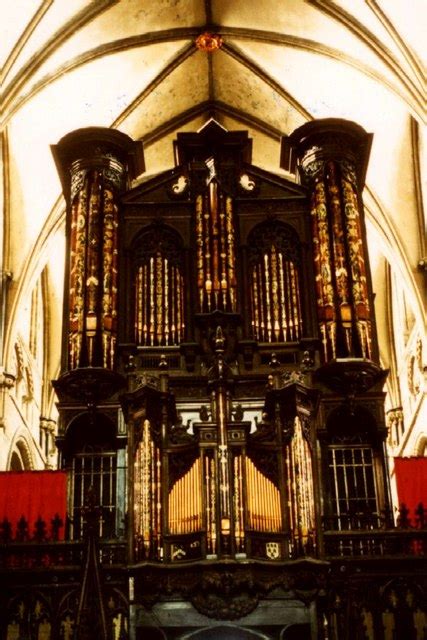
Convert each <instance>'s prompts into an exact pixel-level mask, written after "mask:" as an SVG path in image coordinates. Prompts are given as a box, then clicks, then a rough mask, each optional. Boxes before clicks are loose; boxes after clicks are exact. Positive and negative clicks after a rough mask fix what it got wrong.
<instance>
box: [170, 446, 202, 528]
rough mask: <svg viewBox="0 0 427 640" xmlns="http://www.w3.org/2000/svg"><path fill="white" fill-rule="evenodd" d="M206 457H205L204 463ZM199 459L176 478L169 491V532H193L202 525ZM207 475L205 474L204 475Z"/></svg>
mask: <svg viewBox="0 0 427 640" xmlns="http://www.w3.org/2000/svg"><path fill="white" fill-rule="evenodd" d="M206 461H207V458H206V459H205V463H206ZM201 469H202V467H201V460H200V458H197V459H196V460H195V462H194V463H193V465H192V466H191V468H190V469H189V471H187V473H186V474H185V475H184V476H182V477H181V478H178V480H177V481H176V482H175V484H174V485H173V487H172V488H171V490H170V492H169V512H168V513H169V533H171V534H174V535H179V534H185V533H194V532H196V531H200V529H201V527H202V508H201V505H202V500H201V495H200V491H201V489H200V478H201ZM206 477H207V476H206Z"/></svg>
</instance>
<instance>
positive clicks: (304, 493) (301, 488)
mask: <svg viewBox="0 0 427 640" xmlns="http://www.w3.org/2000/svg"><path fill="white" fill-rule="evenodd" d="M286 461H287V473H288V487H289V488H290V493H289V495H290V497H291V504H290V514H289V516H290V517H289V519H290V529H291V547H292V548H293V549H294V551H295V552H299V551H300V550H301V549H304V548H305V547H306V546H307V545H308V544H310V545H311V546H312V547H314V546H315V521H314V489H313V470H312V462H311V449H310V446H309V444H308V442H307V440H306V438H305V436H304V434H303V431H302V426H301V421H300V419H299V418H298V417H296V418H295V421H294V435H293V438H292V440H291V442H290V443H289V445H288V446H287V452H286Z"/></svg>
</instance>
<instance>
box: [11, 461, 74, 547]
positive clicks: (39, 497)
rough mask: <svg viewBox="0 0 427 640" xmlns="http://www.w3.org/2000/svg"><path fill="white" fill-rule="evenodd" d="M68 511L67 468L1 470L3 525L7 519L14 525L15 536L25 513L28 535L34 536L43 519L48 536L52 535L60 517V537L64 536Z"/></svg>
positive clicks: (13, 534)
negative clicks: (55, 520) (64, 469)
mask: <svg viewBox="0 0 427 640" xmlns="http://www.w3.org/2000/svg"><path fill="white" fill-rule="evenodd" d="M66 513H67V474H66V472H65V471H5V472H0V524H1V523H2V522H3V520H4V519H5V518H6V519H7V520H8V521H9V522H10V523H11V525H12V536H13V537H15V536H16V526H17V523H18V521H19V520H20V518H21V517H22V516H24V518H25V520H27V522H28V535H29V538H30V539H31V538H32V537H33V536H34V530H35V523H36V521H37V520H38V519H39V518H41V519H42V520H44V522H45V524H46V533H47V537H48V538H50V537H51V535H52V520H53V519H54V518H55V517H56V516H59V518H60V519H61V520H62V526H61V527H60V528H59V529H58V538H59V539H60V540H63V539H64V530H65V516H66Z"/></svg>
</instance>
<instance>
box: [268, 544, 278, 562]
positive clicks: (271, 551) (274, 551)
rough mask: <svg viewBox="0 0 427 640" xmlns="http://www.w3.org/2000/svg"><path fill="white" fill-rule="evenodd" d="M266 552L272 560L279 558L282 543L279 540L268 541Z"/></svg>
mask: <svg viewBox="0 0 427 640" xmlns="http://www.w3.org/2000/svg"><path fill="white" fill-rule="evenodd" d="M265 553H266V556H267V558H269V559H270V560H277V558H280V545H279V543H278V542H266V543H265Z"/></svg>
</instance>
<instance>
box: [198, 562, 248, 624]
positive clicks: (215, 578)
mask: <svg viewBox="0 0 427 640" xmlns="http://www.w3.org/2000/svg"><path fill="white" fill-rule="evenodd" d="M191 601H192V603H193V605H194V607H195V608H196V609H197V610H198V611H199V612H200V613H203V614H204V615H206V616H208V617H209V618H214V619H216V620H237V618H242V617H243V616H246V615H248V614H249V613H251V611H253V610H254V609H255V608H256V606H257V605H258V601H259V594H258V593H257V590H256V587H255V584H254V582H253V577H252V573H251V572H250V571H236V572H232V571H226V572H221V573H220V572H219V571H218V572H216V571H215V572H209V573H206V574H204V576H203V579H202V583H201V585H200V589H199V590H198V591H197V592H196V593H195V594H194V595H193V597H192V598H191Z"/></svg>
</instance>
